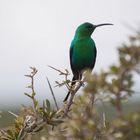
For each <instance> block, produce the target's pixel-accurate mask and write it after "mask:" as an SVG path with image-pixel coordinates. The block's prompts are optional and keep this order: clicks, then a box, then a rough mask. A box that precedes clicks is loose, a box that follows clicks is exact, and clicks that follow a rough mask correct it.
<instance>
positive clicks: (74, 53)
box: [64, 22, 113, 102]
mask: <svg viewBox="0 0 140 140" xmlns="http://www.w3.org/2000/svg"><path fill="white" fill-rule="evenodd" d="M104 25H113V24H110V23H104V24H98V25H93V24H91V23H88V22H86V23H83V24H81V25H80V26H79V27H78V28H77V29H76V32H75V36H74V39H73V41H72V43H71V46H70V65H71V69H72V72H73V78H72V84H71V87H72V86H74V85H75V83H76V82H75V80H81V78H82V73H83V71H85V70H86V69H90V70H92V69H93V68H94V65H95V61H96V54H97V50H96V45H95V42H94V40H93V39H92V38H91V35H92V33H93V31H94V30H95V28H97V27H100V26H104ZM70 93H71V92H70V91H69V92H68V94H67V96H66V97H65V99H64V102H65V101H66V100H67V99H68V97H69V95H70Z"/></svg>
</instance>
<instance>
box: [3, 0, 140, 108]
mask: <svg viewBox="0 0 140 140" xmlns="http://www.w3.org/2000/svg"><path fill="white" fill-rule="evenodd" d="M139 13H140V1H139V0H69V1H68V0H0V105H1V106H8V105H10V106H13V105H14V104H24V103H25V102H29V101H30V100H29V99H27V97H25V96H24V95H23V93H24V92H28V91H29V90H27V89H26V88H25V87H26V86H27V85H28V83H29V80H28V79H27V78H26V77H24V75H25V74H28V73H29V66H35V67H36V68H37V69H38V70H39V72H38V75H37V76H36V91H37V97H38V98H40V99H41V100H42V99H44V98H46V97H47V98H50V97H51V95H50V92H49V89H48V87H47V82H46V76H48V78H49V79H50V82H51V83H52V85H55V84H54V81H56V80H58V79H59V80H60V79H62V78H63V77H59V76H58V74H57V72H55V71H53V70H51V69H50V68H48V66H47V65H51V66H54V67H56V68H58V69H61V70H63V69H65V68H67V69H68V70H69V71H70V66H69V46H70V43H71V40H72V38H73V36H74V32H75V29H76V27H77V26H78V25H79V24H81V23H83V22H91V23H93V24H99V23H105V22H110V23H113V24H114V26H105V27H101V28H98V29H96V30H95V32H94V33H93V35H92V38H93V39H94V40H95V42H96V46H97V51H98V55H97V62H96V66H95V69H94V71H98V70H100V69H101V68H103V69H104V68H107V66H109V65H110V64H112V63H116V61H117V53H116V48H117V47H118V46H119V45H120V44H121V43H122V42H124V41H127V37H128V35H130V34H131V33H132V32H131V30H130V29H128V27H127V25H131V26H132V27H134V28H136V29H137V27H138V24H139V23H140V15H139ZM54 90H55V94H56V96H57V98H58V99H61V100H62V99H63V98H64V96H65V94H66V92H67V90H66V89H64V88H61V89H58V88H55V89H54Z"/></svg>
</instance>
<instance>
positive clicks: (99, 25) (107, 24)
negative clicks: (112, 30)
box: [94, 23, 113, 28]
mask: <svg viewBox="0 0 140 140" xmlns="http://www.w3.org/2000/svg"><path fill="white" fill-rule="evenodd" d="M105 25H113V24H112V23H103V24H98V25H94V26H95V28H96V27H99V26H105Z"/></svg>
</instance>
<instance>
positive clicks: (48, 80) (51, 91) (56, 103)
mask: <svg viewBox="0 0 140 140" xmlns="http://www.w3.org/2000/svg"><path fill="white" fill-rule="evenodd" d="M46 79H47V82H48V85H49V88H50V91H51V94H52V97H53V100H54V103H55V106H56V108H57V110H59V108H58V104H57V101H56V98H55V96H54V92H53V90H52V87H51V84H50V81H49V79H48V78H47V77H46Z"/></svg>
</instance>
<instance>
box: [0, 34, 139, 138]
mask: <svg viewBox="0 0 140 140" xmlns="http://www.w3.org/2000/svg"><path fill="white" fill-rule="evenodd" d="M118 54H119V58H118V63H117V64H113V65H111V66H110V67H109V68H108V70H106V71H105V70H102V71H100V72H99V73H94V74H91V72H86V73H85V75H84V77H85V78H84V81H85V82H86V84H85V86H84V89H83V94H82V95H81V96H79V97H76V98H75V99H74V103H73V102H72V100H69V102H66V103H64V106H62V107H59V108H58V105H57V102H56V99H55V96H54V93H53V90H52V87H51V85H50V82H49V80H48V79H47V80H48V84H49V88H50V90H51V93H52V95H53V98H54V101H55V105H56V107H52V105H51V103H50V101H49V100H48V99H46V100H44V101H43V103H42V106H40V105H39V103H38V100H37V99H36V96H35V95H36V91H35V90H34V77H35V75H36V74H37V70H36V68H33V67H31V70H32V71H31V74H30V75H26V77H28V78H30V79H31V84H30V85H29V86H28V88H30V89H31V93H25V95H26V96H27V97H29V98H30V99H31V100H32V102H33V106H31V107H23V109H21V112H20V113H19V115H16V114H13V113H12V114H13V115H14V116H15V123H14V124H13V125H12V126H10V127H8V128H6V129H3V130H0V140H36V139H37V140H39V139H40V140H66V139H68V140H70V139H72V140H139V139H140V110H139V112H133V113H130V114H128V115H124V114H123V109H122V102H123V100H126V99H127V98H128V97H131V95H132V94H134V93H135V91H134V89H133V86H134V79H133V76H134V73H137V74H140V69H139V66H140V34H139V33H138V34H136V35H135V36H133V37H130V39H129V43H128V44H123V45H122V46H121V47H119V48H118ZM52 68H53V67H52ZM53 69H55V68H53ZM55 70H57V69H55ZM57 71H58V72H60V74H61V75H64V76H65V78H66V80H65V81H64V80H63V81H62V83H60V82H56V83H57V85H58V86H62V85H66V87H69V85H70V84H69V83H70V80H68V79H67V78H68V71H67V70H65V71H66V72H64V73H63V72H61V71H60V70H57ZM78 82H79V83H80V84H79V87H78V84H77V87H78V88H75V89H72V90H73V92H74V91H75V93H76V92H77V90H78V89H79V88H80V87H81V85H83V81H77V83H78ZM71 97H72V95H71ZM73 97H74V95H73ZM73 97H72V99H73ZM98 101H101V102H103V103H104V102H109V103H110V105H111V106H113V107H114V109H115V110H116V112H117V116H116V118H114V119H113V121H111V120H108V119H107V118H106V114H105V112H104V111H103V112H102V113H101V112H100V113H99V111H98V109H97V108H96V103H97V102H98ZM55 108H56V109H55Z"/></svg>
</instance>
